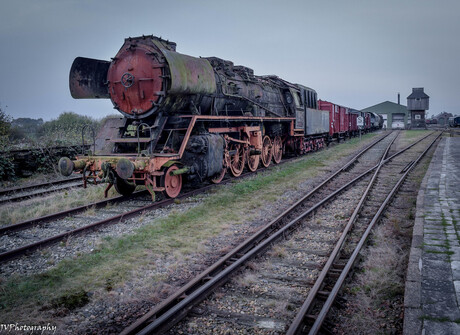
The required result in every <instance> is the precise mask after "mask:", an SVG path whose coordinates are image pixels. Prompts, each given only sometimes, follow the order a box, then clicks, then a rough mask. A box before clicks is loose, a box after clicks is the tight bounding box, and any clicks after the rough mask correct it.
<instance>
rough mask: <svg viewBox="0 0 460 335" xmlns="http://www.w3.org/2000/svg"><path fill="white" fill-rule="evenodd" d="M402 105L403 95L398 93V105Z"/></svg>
mask: <svg viewBox="0 0 460 335" xmlns="http://www.w3.org/2000/svg"><path fill="white" fill-rule="evenodd" d="M400 104H401V95H400V94H399V92H398V105H400Z"/></svg>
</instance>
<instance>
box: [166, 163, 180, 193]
mask: <svg viewBox="0 0 460 335" xmlns="http://www.w3.org/2000/svg"><path fill="white" fill-rule="evenodd" d="M175 170H179V168H178V167H177V166H176V165H171V166H170V167H169V168H166V169H165V170H164V173H165V174H164V175H163V176H162V177H161V186H163V187H164V188H165V190H164V192H165V194H166V196H167V197H169V198H175V197H177V196H178V195H179V193H180V190H181V189H182V175H180V174H179V175H174V174H172V173H173V172H174V171H175Z"/></svg>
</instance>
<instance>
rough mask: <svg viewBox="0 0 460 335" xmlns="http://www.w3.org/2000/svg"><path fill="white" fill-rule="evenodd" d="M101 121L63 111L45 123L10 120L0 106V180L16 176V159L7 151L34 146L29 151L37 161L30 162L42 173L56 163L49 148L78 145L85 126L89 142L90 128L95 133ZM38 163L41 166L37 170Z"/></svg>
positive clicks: (29, 120) (102, 121) (21, 119)
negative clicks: (33, 153)
mask: <svg viewBox="0 0 460 335" xmlns="http://www.w3.org/2000/svg"><path fill="white" fill-rule="evenodd" d="M108 117H109V118H110V117H114V116H113V115H112V116H108ZM117 117H119V116H118V115H117ZM104 122H105V118H104V119H102V120H95V119H93V118H91V117H89V116H83V115H78V114H76V113H73V112H63V113H61V114H60V115H59V117H58V118H57V119H53V120H51V121H46V122H44V121H43V119H41V118H40V119H32V118H17V119H13V118H12V117H11V116H10V115H8V114H7V113H6V112H5V109H4V108H2V107H1V105H0V153H1V155H0V180H12V179H14V178H15V176H18V167H17V165H18V162H16V161H15V160H14V158H13V156H12V155H11V154H10V152H11V151H12V150H17V149H34V150H33V151H31V152H37V153H39V154H36V155H35V156H37V162H32V163H34V164H35V163H36V167H37V171H38V172H46V171H45V170H46V167H49V166H53V165H55V163H57V161H56V162H54V160H56V157H54V156H55V155H53V154H52V153H53V152H54V150H53V149H51V148H53V147H56V146H74V145H81V144H82V129H83V128H84V127H85V126H86V128H85V129H86V130H85V136H84V138H85V144H92V132H91V130H90V129H91V128H92V129H93V130H94V132H95V134H97V133H98V131H99V128H100V127H101V125H102V124H104ZM37 150H38V151H37ZM58 158H59V157H58ZM42 163H43V164H42ZM45 163H46V164H45ZM41 166H43V167H42V168H41V170H40V169H39V168H40V167H41Z"/></svg>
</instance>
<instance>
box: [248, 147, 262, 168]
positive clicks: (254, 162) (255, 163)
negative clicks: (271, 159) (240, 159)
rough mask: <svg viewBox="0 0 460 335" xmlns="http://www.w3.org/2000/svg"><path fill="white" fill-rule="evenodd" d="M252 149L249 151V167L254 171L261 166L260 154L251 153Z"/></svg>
mask: <svg viewBox="0 0 460 335" xmlns="http://www.w3.org/2000/svg"><path fill="white" fill-rule="evenodd" d="M249 152H250V150H248V151H247V160H248V169H249V171H251V172H254V171H255V170H257V168H258V167H259V161H260V155H250V153H249Z"/></svg>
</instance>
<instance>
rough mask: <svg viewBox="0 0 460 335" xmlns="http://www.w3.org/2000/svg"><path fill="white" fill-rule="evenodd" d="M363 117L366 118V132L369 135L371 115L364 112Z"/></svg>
mask: <svg viewBox="0 0 460 335" xmlns="http://www.w3.org/2000/svg"><path fill="white" fill-rule="evenodd" d="M362 116H363V117H364V132H366V133H367V132H369V131H371V115H370V114H369V113H366V112H364V113H363V115H362Z"/></svg>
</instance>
